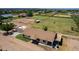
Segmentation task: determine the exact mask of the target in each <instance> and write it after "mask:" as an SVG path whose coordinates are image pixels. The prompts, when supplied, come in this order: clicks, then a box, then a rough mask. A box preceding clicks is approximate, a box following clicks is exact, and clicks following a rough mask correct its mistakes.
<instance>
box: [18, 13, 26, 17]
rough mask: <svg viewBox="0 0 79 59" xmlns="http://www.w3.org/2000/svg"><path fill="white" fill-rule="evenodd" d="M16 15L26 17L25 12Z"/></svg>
mask: <svg viewBox="0 0 79 59" xmlns="http://www.w3.org/2000/svg"><path fill="white" fill-rule="evenodd" d="M18 16H19V17H26V16H27V14H26V13H20V14H19V15H18Z"/></svg>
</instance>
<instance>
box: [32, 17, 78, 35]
mask: <svg viewBox="0 0 79 59" xmlns="http://www.w3.org/2000/svg"><path fill="white" fill-rule="evenodd" d="M33 18H34V19H36V20H40V21H41V22H40V23H34V24H32V27H33V28H37V29H43V26H47V27H48V31H52V32H61V33H64V34H70V35H79V32H75V31H72V30H71V27H72V26H73V27H77V26H76V24H75V22H74V20H73V19H71V18H69V17H49V16H33Z"/></svg>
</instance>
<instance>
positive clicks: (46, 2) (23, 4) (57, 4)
mask: <svg viewBox="0 0 79 59" xmlns="http://www.w3.org/2000/svg"><path fill="white" fill-rule="evenodd" d="M0 8H79V0H0Z"/></svg>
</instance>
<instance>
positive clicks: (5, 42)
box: [0, 33, 44, 51]
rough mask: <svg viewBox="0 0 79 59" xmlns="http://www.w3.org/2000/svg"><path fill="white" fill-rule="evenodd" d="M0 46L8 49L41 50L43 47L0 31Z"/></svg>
mask: <svg viewBox="0 0 79 59" xmlns="http://www.w3.org/2000/svg"><path fill="white" fill-rule="evenodd" d="M0 48H1V49H3V50H8V51H43V50H44V49H43V48H41V47H38V46H37V45H34V44H32V43H30V42H24V41H21V40H18V39H16V38H14V37H11V36H3V35H2V34H1V33H0Z"/></svg>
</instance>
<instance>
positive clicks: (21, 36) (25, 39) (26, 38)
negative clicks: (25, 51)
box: [16, 34, 31, 42]
mask: <svg viewBox="0 0 79 59" xmlns="http://www.w3.org/2000/svg"><path fill="white" fill-rule="evenodd" d="M16 38H17V39H20V40H23V41H26V42H29V41H30V40H31V39H29V38H28V37H27V36H23V34H19V35H17V36H16Z"/></svg>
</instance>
